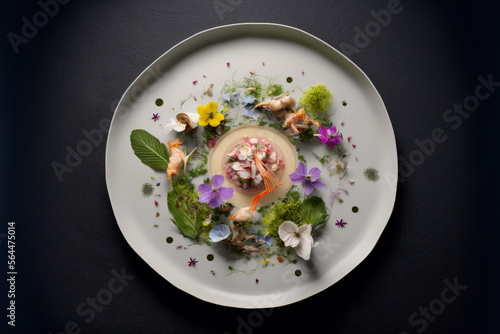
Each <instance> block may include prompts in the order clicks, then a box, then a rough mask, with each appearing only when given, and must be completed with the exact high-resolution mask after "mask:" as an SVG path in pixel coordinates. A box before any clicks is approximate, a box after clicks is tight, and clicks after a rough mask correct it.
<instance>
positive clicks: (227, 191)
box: [217, 187, 233, 201]
mask: <svg viewBox="0 0 500 334" xmlns="http://www.w3.org/2000/svg"><path fill="white" fill-rule="evenodd" d="M217 192H218V193H219V195H220V197H221V198H222V199H223V200H224V201H227V200H228V199H231V198H232V197H233V188H230V187H229V188H228V187H219V189H217Z"/></svg>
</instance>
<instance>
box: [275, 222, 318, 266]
mask: <svg viewBox="0 0 500 334" xmlns="http://www.w3.org/2000/svg"><path fill="white" fill-rule="evenodd" d="M311 231H312V226H311V224H307V225H302V226H300V227H299V226H297V225H296V224H295V223H293V222H291V221H286V222H284V223H283V224H281V225H280V227H279V228H278V234H279V236H280V239H281V240H283V242H284V243H285V246H286V247H292V248H294V249H295V252H297V255H298V256H300V257H301V258H303V259H304V260H309V258H310V257H311V248H312V247H313V246H314V240H313V238H312V237H311Z"/></svg>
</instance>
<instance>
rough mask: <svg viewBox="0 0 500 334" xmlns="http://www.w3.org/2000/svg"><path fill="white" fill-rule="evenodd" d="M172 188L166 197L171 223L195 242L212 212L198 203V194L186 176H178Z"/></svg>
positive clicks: (205, 205)
mask: <svg viewBox="0 0 500 334" xmlns="http://www.w3.org/2000/svg"><path fill="white" fill-rule="evenodd" d="M172 188H173V189H172V190H171V191H170V192H169V193H168V195H167V201H168V202H167V204H168V209H169V211H170V213H171V214H172V216H173V218H174V219H172V222H173V223H174V224H175V225H176V226H177V227H179V229H180V230H181V232H182V233H183V234H184V235H185V236H187V237H189V238H192V239H195V240H196V239H197V238H198V236H199V234H200V232H201V231H202V227H203V225H202V222H203V221H204V220H205V219H207V218H208V216H209V215H210V213H211V212H212V210H211V209H210V207H209V206H208V204H207V203H200V202H199V201H198V198H199V196H200V194H199V192H198V190H196V189H195V187H194V185H193V184H192V183H191V181H190V179H189V176H188V175H186V174H181V175H179V176H178V177H177V178H176V179H175V180H174V181H173V182H172Z"/></svg>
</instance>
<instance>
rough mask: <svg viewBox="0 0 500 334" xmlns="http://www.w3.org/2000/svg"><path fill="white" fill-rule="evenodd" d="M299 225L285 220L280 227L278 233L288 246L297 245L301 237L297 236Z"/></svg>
mask: <svg viewBox="0 0 500 334" xmlns="http://www.w3.org/2000/svg"><path fill="white" fill-rule="evenodd" d="M297 231H298V227H297V225H295V224H294V223H293V222H291V221H288V220H287V221H285V222H283V224H281V225H280V227H278V234H279V236H280V239H281V240H283V242H284V243H285V246H286V247H289V246H290V247H296V246H297V245H298V244H299V242H300V239H299V238H298V237H297Z"/></svg>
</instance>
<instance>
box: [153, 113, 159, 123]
mask: <svg viewBox="0 0 500 334" xmlns="http://www.w3.org/2000/svg"><path fill="white" fill-rule="evenodd" d="M151 119H152V120H153V121H155V122H156V121H157V120H159V119H160V116H158V113H156V114H153V117H152V118H151Z"/></svg>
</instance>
